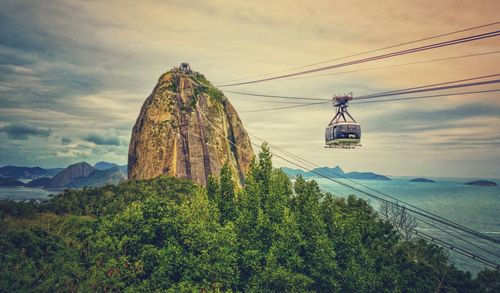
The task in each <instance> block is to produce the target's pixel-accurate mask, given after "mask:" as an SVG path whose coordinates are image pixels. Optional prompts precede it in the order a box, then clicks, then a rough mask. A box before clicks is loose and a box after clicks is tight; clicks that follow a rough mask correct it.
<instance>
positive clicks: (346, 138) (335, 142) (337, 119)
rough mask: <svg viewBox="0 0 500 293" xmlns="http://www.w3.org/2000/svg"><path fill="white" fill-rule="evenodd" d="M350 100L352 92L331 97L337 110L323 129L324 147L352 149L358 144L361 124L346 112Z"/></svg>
mask: <svg viewBox="0 0 500 293" xmlns="http://www.w3.org/2000/svg"><path fill="white" fill-rule="evenodd" d="M350 100H352V94H349V95H343V96H334V97H333V98H332V103H333V106H334V107H335V108H336V109H337V112H336V114H335V116H334V117H333V119H332V120H331V121H330V123H329V124H328V126H327V127H326V130H325V147H326V148H347V149H353V148H355V147H356V146H360V144H359V143H360V141H361V126H360V125H359V123H357V122H356V120H355V119H354V118H353V117H352V116H351V114H349V112H347V107H348V106H349V101H350ZM348 118H350V119H348Z"/></svg>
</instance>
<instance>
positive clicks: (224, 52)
mask: <svg viewBox="0 0 500 293" xmlns="http://www.w3.org/2000/svg"><path fill="white" fill-rule="evenodd" d="M0 4H1V5H0V140H1V142H2V143H1V144H0V166H2V165H8V164H11V165H23V166H43V167H59V166H66V165H67V164H69V163H74V162H78V161H82V160H85V161H88V162H90V163H95V162H96V161H99V160H105V161H110V162H116V163H120V164H125V163H126V161H127V149H128V142H129V139H130V133H131V128H132V126H133V123H134V122H135V119H136V118H137V115H138V113H139V109H140V107H141V105H142V103H143V102H144V99H145V98H146V97H147V96H148V94H149V93H150V92H151V90H152V89H153V87H154V85H155V83H156V80H157V79H158V77H159V76H160V75H161V74H162V73H163V72H165V71H167V70H168V69H170V68H171V67H172V66H177V65H178V64H179V63H180V62H182V61H187V62H189V63H190V64H191V66H192V68H193V69H194V70H196V71H199V72H201V73H203V74H205V76H207V78H208V79H209V80H211V81H212V82H213V83H215V84H223V83H225V82H227V81H231V80H235V79H240V78H246V77H251V76H262V75H264V74H267V73H272V72H277V71H282V70H286V69H290V68H293V67H297V66H301V65H305V64H311V63H315V62H321V61H324V60H329V59H332V58H337V57H342V56H346V55H351V54H355V53H358V52H363V51H368V50H373V49H378V48H382V47H386V46H390V45H393V44H398V43H403V42H408V41H412V40H416V39H420V38H425V37H428V36H432V35H437V34H441V33H447V32H451V31H455V30H460V29H464V28H468V27H473V26H478V25H482V24H485V23H491V22H496V21H499V20H500V19H499V17H498V11H500V2H498V1H494V0H492V1H480V0H479V1H456V0H449V1H366V0H364V1H352V0H349V1H336V0H326V1H236V0H232V1H182V0H178V1H124V0H121V1H91V0H89V1H63V0H48V1H24V0H13V1H11V0H0ZM499 29H500V25H497V26H490V27H486V28H482V29H478V30H475V31H470V32H465V33H461V34H457V35H453V36H447V37H443V38H440V39H434V40H432V41H428V42H427V43H425V42H424V43H419V44H412V45H407V46H403V47H399V48H397V50H400V49H405V48H411V47H414V46H418V45H424V44H428V43H430V42H438V41H445V40H448V39H451V38H458V37H465V36H468V35H472V34H479V33H484V32H489V31H494V30H499ZM392 50H395V49H392ZM498 50H500V39H499V37H496V38H490V39H486V40H480V41H475V42H470V43H466V44H461V45H455V46H450V47H446V48H440V49H435V50H430V51H427V52H421V53H415V54H410V55H406V56H401V57H397V58H391V59H385V60H380V61H377V62H370V63H366V64H362V65H356V66H350V67H346V68H342V69H337V70H332V71H328V72H323V73H321V76H314V77H310V76H304V77H301V78H293V79H289V80H279V81H271V82H263V83H259V84H252V85H244V86H237V87H231V88H225V89H228V90H235V91H245V92H253V93H265V94H275V95H291V96H307V97H312V98H329V97H331V96H332V94H334V93H346V92H353V93H354V95H355V96H356V95H364V94H370V93H377V92H381V91H387V90H395V89H401V88H407V87H413V86H419V85H426V84H432V83H439V82H446V81H450V80H458V79H464V78H469V77H476V76H481V75H488V74H496V73H499V72H498V71H499V69H498V68H499V64H500V58H499V57H500V54H496V53H492V54H487V55H481V56H475V57H467V58H459V59H452V60H446V61H438V62H431V63H420V64H413V65H404V64H407V63H414V62H420V61H427V60H433V59H441V58H448V57H455V56H463V55H471V54H480V53H487V52H495V51H498ZM390 51H391V50H387V51H384V52H380V53H385V52H390ZM377 54H379V53H377ZM367 56H368V55H367ZM362 57H363V56H362ZM357 58H360V57H357ZM354 59H356V58H352V59H351V60H354ZM334 63H335V62H333V63H331V64H334ZM392 65H398V66H394V67H391V66H392ZM399 65H401V66H399ZM378 67H386V68H378ZM366 69H369V70H366ZM326 74H327V75H326ZM316 75H318V74H316ZM498 87H499V86H496V87H495V85H491V86H483V87H477V88H474V90H476V89H477V90H484V89H496V88H498ZM471 90H472V89H471ZM458 91H461V90H457V92H458ZM462 91H463V90H462ZM449 92H450V91H448V92H446V93H449ZM451 92H453V91H451ZM226 95H227V96H228V97H229V99H230V100H231V102H232V103H233V104H234V106H235V108H236V109H237V110H238V111H240V112H242V113H241V114H240V116H241V118H242V120H243V123H244V124H245V126H246V128H247V130H248V131H249V132H250V133H253V134H255V135H257V136H259V137H262V138H265V139H267V140H269V142H270V143H272V144H276V145H278V146H280V147H283V148H285V149H287V150H289V151H290V152H293V153H296V154H298V155H300V156H303V157H305V158H307V159H309V160H311V161H314V162H316V163H318V164H320V165H327V166H334V165H340V166H342V167H343V168H344V169H345V170H347V171H354V170H365V171H375V172H379V173H383V174H389V175H426V176H443V177H444V176H458V177H489V178H500V148H499V146H500V129H499V125H500V96H499V95H500V94H498V93H496V94H495V93H489V94H482V95H468V96H451V97H444V98H439V99H430V100H415V101H403V102H391V103H373V104H359V105H355V104H354V103H353V104H352V105H351V107H350V112H351V113H352V114H353V115H354V116H355V117H356V118H357V120H358V122H360V123H361V125H362V129H363V146H362V147H360V148H357V149H355V150H336V149H324V148H323V143H324V142H323V133H324V128H325V126H326V124H327V123H328V122H329V120H330V119H331V116H332V115H333V109H332V108H331V107H328V106H325V105H320V106H310V107H305V108H297V109H289V110H286V111H271V112H256V113H252V112H249V113H244V112H243V111H249V110H256V109H265V108H273V107H279V106H283V105H285V104H280V103H277V101H276V100H271V99H263V98H260V99H258V98H253V99H250V98H249V97H245V96H240V95H235V94H229V93H227V94H226ZM281 102H283V101H281ZM275 162H276V164H277V165H279V166H282V165H287V164H286V163H284V162H281V161H280V160H279V159H276V161H275Z"/></svg>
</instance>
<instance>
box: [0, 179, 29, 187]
mask: <svg viewBox="0 0 500 293" xmlns="http://www.w3.org/2000/svg"><path fill="white" fill-rule="evenodd" d="M20 186H25V184H24V183H22V182H21V181H19V180H16V179H12V178H0V187H20Z"/></svg>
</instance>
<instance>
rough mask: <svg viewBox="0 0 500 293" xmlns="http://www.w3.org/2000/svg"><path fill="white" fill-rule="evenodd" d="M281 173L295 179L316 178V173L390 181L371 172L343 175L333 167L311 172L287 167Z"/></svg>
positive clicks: (342, 171)
mask: <svg viewBox="0 0 500 293" xmlns="http://www.w3.org/2000/svg"><path fill="white" fill-rule="evenodd" d="M281 170H283V172H285V173H286V174H287V175H288V176H290V177H296V176H298V175H301V176H302V177H318V175H316V174H314V172H316V173H321V174H324V175H326V176H334V177H335V176H338V177H345V178H349V179H363V180H391V179H390V178H389V177H387V176H384V175H380V174H376V173H373V172H349V173H345V172H344V170H342V168H340V167H339V166H335V167H333V168H330V167H320V168H315V169H313V170H312V171H304V170H302V169H292V168H288V167H283V168H281Z"/></svg>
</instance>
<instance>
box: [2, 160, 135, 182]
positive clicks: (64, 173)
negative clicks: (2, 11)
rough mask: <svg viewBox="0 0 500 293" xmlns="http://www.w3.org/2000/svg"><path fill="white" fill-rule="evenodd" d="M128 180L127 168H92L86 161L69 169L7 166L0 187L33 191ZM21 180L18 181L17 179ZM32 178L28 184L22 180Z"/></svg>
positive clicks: (106, 165)
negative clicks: (25, 188) (24, 188)
mask: <svg viewBox="0 0 500 293" xmlns="http://www.w3.org/2000/svg"><path fill="white" fill-rule="evenodd" d="M126 177H127V165H123V166H119V165H118V164H115V163H109V162H105V161H100V162H97V163H96V164H95V165H94V166H91V165H90V164H88V163H87V162H80V163H76V164H72V165H70V166H68V167H67V168H53V169H44V168H41V167H18V166H5V167H1V168H0V187H13V186H26V187H33V188H35V187H36V188H48V189H62V188H82V187H85V186H88V187H96V186H102V185H106V184H117V183H119V182H121V181H123V180H125V179H126ZM18 179H19V180H18ZM26 179H31V181H30V182H28V183H26V184H25V183H23V182H21V181H20V180H26Z"/></svg>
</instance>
